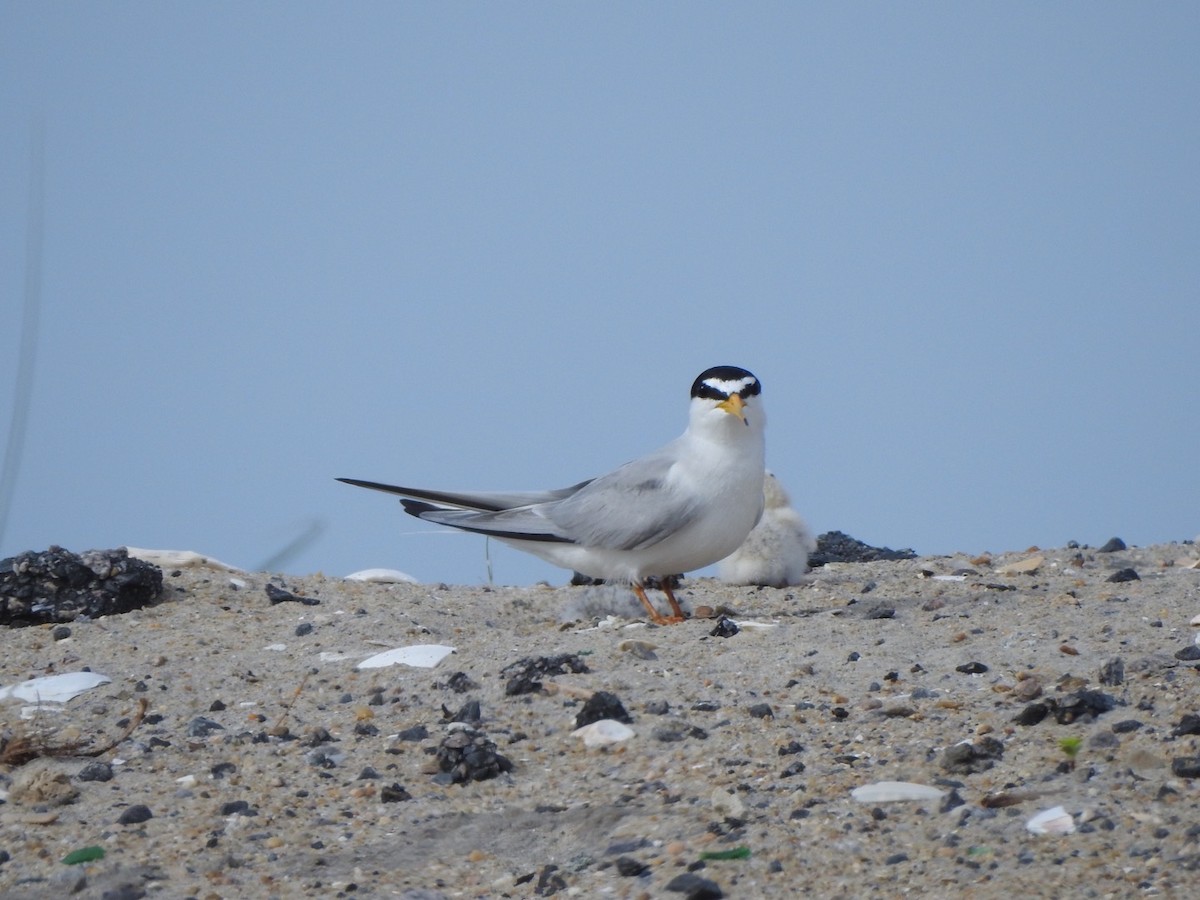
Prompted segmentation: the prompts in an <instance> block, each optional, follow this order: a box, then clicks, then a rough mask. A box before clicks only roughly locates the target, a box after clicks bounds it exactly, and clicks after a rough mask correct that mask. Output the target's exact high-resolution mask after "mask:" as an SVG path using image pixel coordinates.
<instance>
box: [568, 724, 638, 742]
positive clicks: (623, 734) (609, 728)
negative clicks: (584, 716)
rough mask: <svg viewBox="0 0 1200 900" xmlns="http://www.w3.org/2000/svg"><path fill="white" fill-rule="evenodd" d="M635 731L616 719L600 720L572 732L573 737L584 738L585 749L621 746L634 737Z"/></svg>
mask: <svg viewBox="0 0 1200 900" xmlns="http://www.w3.org/2000/svg"><path fill="white" fill-rule="evenodd" d="M633 734H634V732H633V729H632V728H630V727H629V726H628V725H626V724H624V723H623V722H618V721H617V720H616V719H600V720H599V721H598V722H593V723H592V724H591V725H584V726H583V727H582V728H576V729H575V730H574V731H572V732H571V737H577V738H583V746H585V747H604V746H607V745H608V744H619V743H620V742H621V741H627V740H629V739H630V738H631V737H633Z"/></svg>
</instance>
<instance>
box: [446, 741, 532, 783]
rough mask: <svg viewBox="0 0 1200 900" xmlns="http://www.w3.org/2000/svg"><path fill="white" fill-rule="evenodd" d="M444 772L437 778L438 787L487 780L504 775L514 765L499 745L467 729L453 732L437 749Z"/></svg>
mask: <svg viewBox="0 0 1200 900" xmlns="http://www.w3.org/2000/svg"><path fill="white" fill-rule="evenodd" d="M437 762H438V768H439V769H441V773H440V774H439V775H437V776H435V777H434V780H435V781H436V782H437V783H438V784H447V783H448V784H465V783H466V782H468V781H484V780H486V779H489V778H495V777H496V776H498V775H500V774H501V773H504V772H511V771H512V769H513V764H512V763H511V762H509V760H508V759H507V758H506V757H504V756H501V755H500V754H499V753H497V752H496V745H495V744H494V743H493V742H492V741H490V740H488V737H487V735H485V734H484V733H483V732H482V731H472V730H471V729H469V728H464V729H461V730H459V731H452V732H451V733H450V734H448V735H447V736H446V737H445V738H444V739H443V740H442V743H441V744H440V745H439V746H438V748H437Z"/></svg>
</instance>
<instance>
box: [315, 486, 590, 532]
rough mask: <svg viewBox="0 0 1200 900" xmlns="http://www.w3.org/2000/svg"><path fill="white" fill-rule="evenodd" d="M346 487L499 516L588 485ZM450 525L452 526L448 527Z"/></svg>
mask: <svg viewBox="0 0 1200 900" xmlns="http://www.w3.org/2000/svg"><path fill="white" fill-rule="evenodd" d="M338 481H340V482H342V483H344V484H353V485H355V486H356V487H364V488H370V489H371V490H373V491H384V492H385V493H388V494H399V495H400V496H401V497H416V498H418V499H420V500H430V501H432V502H434V503H442V504H445V505H447V506H455V507H458V508H459V509H473V510H479V511H488V512H499V511H501V510H505V509H515V508H517V507H521V506H532V505H534V504H535V503H551V502H553V501H555V500H562V499H563V498H564V497H569V496H571V495H572V494H574V493H575V492H576V491H578V490H579V489H580V488H582V487H583V486H584V485H586V484H587V482H586V481H581V482H580V483H579V484H573V485H571V486H570V487H566V488H559V489H558V490H554V491H431V490H427V489H426V488H408V487H401V486H400V485H395V484H382V483H380V482H378V481H360V480H359V479H357V478H339V479H338ZM447 524H449V523H447Z"/></svg>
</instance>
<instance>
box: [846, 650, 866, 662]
mask: <svg viewBox="0 0 1200 900" xmlns="http://www.w3.org/2000/svg"><path fill="white" fill-rule="evenodd" d="M860 659H862V654H861V653H859V652H858V651H857V650H851V651H850V653H849V655H848V656H847V657H846V662H858V661H859V660H860Z"/></svg>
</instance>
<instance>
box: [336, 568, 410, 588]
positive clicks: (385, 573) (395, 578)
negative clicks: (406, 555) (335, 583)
mask: <svg viewBox="0 0 1200 900" xmlns="http://www.w3.org/2000/svg"><path fill="white" fill-rule="evenodd" d="M345 580H346V581H369V582H372V583H373V584H420V582H419V581H417V579H415V578H413V577H412V576H411V575H409V574H408V573H407V572H401V571H400V570H399V569H363V570H362V571H359V572H351V573H350V574H349V575H347V576H346V579H345Z"/></svg>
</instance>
